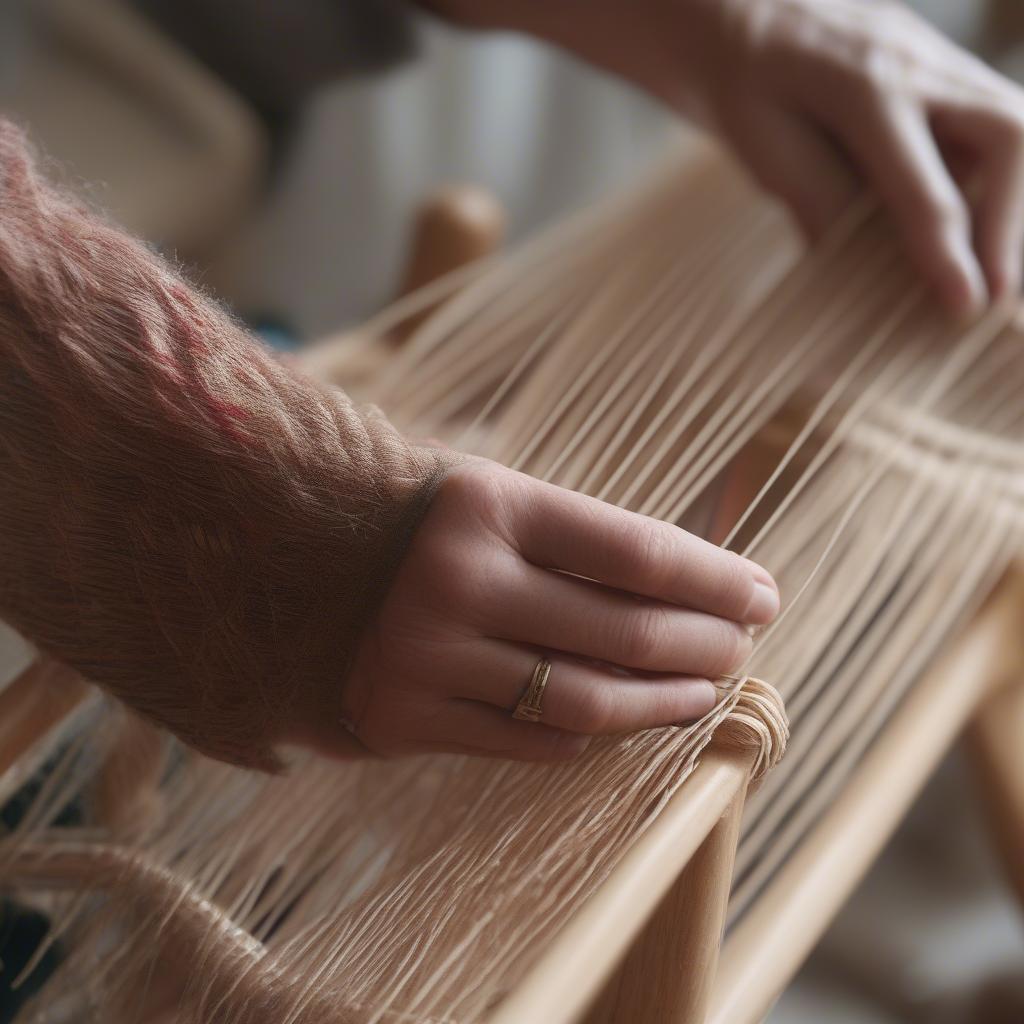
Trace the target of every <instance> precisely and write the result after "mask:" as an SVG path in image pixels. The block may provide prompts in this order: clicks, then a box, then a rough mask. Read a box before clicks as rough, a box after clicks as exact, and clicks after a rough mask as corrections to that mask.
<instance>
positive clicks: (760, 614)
mask: <svg viewBox="0 0 1024 1024" xmlns="http://www.w3.org/2000/svg"><path fill="white" fill-rule="evenodd" d="M747 565H748V566H749V567H750V574H751V576H752V577H753V579H754V591H753V593H752V594H751V597H750V602H749V604H748V605H747V609H746V612H745V613H744V615H743V622H744V623H747V624H749V625H752V626H767V625H768V623H770V622H772V621H773V620H774V619H775V616H776V615H778V614H779V608H780V605H781V599H780V596H779V587H778V584H777V583H776V582H775V579H774V578H773V577H772V574H771V573H770V572H768V570H767V569H765V568H764V567H763V566H760V565H758V564H757V562H752V561H750V559H747Z"/></svg>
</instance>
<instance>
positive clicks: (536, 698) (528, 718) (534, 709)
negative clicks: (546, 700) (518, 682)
mask: <svg viewBox="0 0 1024 1024" xmlns="http://www.w3.org/2000/svg"><path fill="white" fill-rule="evenodd" d="M550 675H551V662H550V661H548V659H547V658H541V659H540V661H538V662H537V667H536V668H535V669H534V670H533V675H532V676H531V677H530V685H529V686H527V688H526V693H524V694H523V697H522V700H520V701H519V703H518V704H517V705H516V709H515V711H513V712H512V717H513V718H518V719H519V720H520V721H522V722H537V721H540V716H541V714H542V711H541V706H540V702H541V699H542V698H543V697H544V688H545V687H546V686H547V685H548V676H550Z"/></svg>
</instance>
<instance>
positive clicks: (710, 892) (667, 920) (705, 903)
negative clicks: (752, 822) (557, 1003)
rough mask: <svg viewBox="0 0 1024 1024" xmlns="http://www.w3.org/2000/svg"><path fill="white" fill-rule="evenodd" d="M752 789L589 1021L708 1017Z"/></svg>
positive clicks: (683, 878)
mask: <svg viewBox="0 0 1024 1024" xmlns="http://www.w3.org/2000/svg"><path fill="white" fill-rule="evenodd" d="M744 797H745V793H744V792H742V791H741V792H739V793H737V794H736V795H735V796H734V797H733V799H732V802H731V803H730V804H729V806H728V808H727V809H726V811H725V813H724V814H723V815H722V818H721V819H720V820H719V822H718V824H717V825H716V826H715V827H714V828H713V829H712V831H711V833H710V834H709V835H708V837H707V838H706V839H705V840H704V842H703V844H702V845H701V847H700V849H698V850H697V852H696V853H695V854H694V855H693V857H692V858H691V860H690V862H689V864H688V865H687V866H686V868H685V870H684V871H683V873H682V874H681V875H680V876H679V879H678V881H677V882H676V884H675V885H674V886H673V887H672V889H671V890H669V892H668V893H667V894H666V896H665V897H664V898H663V899H662V901H661V904H660V905H659V906H658V909H657V910H656V911H655V913H654V915H653V916H652V917H651V918H650V920H649V921H648V922H647V924H646V925H645V926H644V930H643V932H642V933H641V934H640V936H639V937H638V938H637V940H636V941H635V942H634V944H633V946H632V947H631V949H630V951H629V953H628V954H627V956H626V958H625V960H624V961H623V962H622V964H621V965H620V966H619V968H618V969H617V971H616V972H615V974H614V975H613V976H612V978H611V980H610V981H609V982H608V984H607V985H606V986H605V988H604V990H603V992H602V993H601V995H600V996H599V997H598V1000H597V1002H596V1003H595V1005H594V1006H593V1008H592V1009H591V1011H590V1012H589V1014H588V1016H587V1017H586V1022H587V1024H645V1022H652V1024H653V1022H655V1021H671V1022H673V1024H690V1022H693V1024H699V1022H701V1021H703V1020H704V1015H705V1013H706V1010H707V1005H708V1000H709V998H710V994H711V990H712V986H713V984H714V978H715V969H716V967H717V963H718V950H719V947H720V945H721V942H722V929H723V927H724V924H725V912H726V907H727V905H728V902H729V888H730V884H731V882H732V868H733V861H734V859H735V857H736V843H737V841H738V839H739V831H740V818H741V816H742V811H743V802H744Z"/></svg>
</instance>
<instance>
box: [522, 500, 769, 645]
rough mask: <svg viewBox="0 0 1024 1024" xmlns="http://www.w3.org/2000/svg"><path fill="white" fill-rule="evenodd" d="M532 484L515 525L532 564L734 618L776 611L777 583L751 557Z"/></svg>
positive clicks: (752, 618) (759, 617) (758, 621)
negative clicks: (527, 499)
mask: <svg viewBox="0 0 1024 1024" xmlns="http://www.w3.org/2000/svg"><path fill="white" fill-rule="evenodd" d="M535 485H536V486H535V489H534V490H533V493H532V494H531V501H530V504H529V511H528V512H527V514H526V515H525V516H524V517H523V519H522V520H521V521H520V522H519V524H518V528H517V531H516V534H517V535H516V541H517V543H518V545H519V550H520V553H521V554H522V555H523V557H524V558H526V559H527V560H528V561H530V562H532V563H533V564H534V565H538V566H540V567H542V568H546V569H559V570H562V571H564V572H570V573H574V574H576V575H577V576H585V577H587V578H589V579H592V580H597V581H598V582H599V583H604V584H606V585H607V586H610V587H616V588H618V589H619V590H625V591H629V592H630V593H634V594H640V595H642V596H644V597H648V598H654V599H656V600H659V601H666V602H669V603H670V604H676V605H681V606H683V607H687V608H693V609H695V610H697V611H703V612H708V613H709V614H711V615H718V616H721V617H723V618H728V619H733V620H734V621H736V622H746V623H750V624H751V625H765V624H766V623H768V622H771V621H772V619H774V618H775V616H776V615H777V614H778V611H779V591H778V587H776V585H775V581H774V580H773V579H772V577H771V575H770V574H769V573H768V572H767V570H765V569H763V568H762V567H761V566H759V565H757V564H756V563H755V562H751V561H750V560H749V559H746V558H743V557H742V556H741V555H737V554H736V553H735V552H732V551H726V550H725V549H723V548H720V547H717V546H716V545H714V544H711V543H709V542H708V541H706V540H702V539H701V538H700V537H697V536H695V535H694V534H692V533H688V532H687V531H686V530H682V529H680V528H679V527H678V526H673V525H672V524H671V523H665V522H662V521H661V520H658V519H652V518H650V517H649V516H643V515H639V514H637V513H635V512H629V511H627V510H626V509H622V508H618V507H617V506H615V505H609V504H607V503H605V502H603V501H598V500H597V499H596V498H590V497H587V496H586V495H584V494H578V493H576V492H575V491H569V490H565V489H564V488H561V487H556V486H554V485H553V484H546V483H540V482H539V481H536V482H535Z"/></svg>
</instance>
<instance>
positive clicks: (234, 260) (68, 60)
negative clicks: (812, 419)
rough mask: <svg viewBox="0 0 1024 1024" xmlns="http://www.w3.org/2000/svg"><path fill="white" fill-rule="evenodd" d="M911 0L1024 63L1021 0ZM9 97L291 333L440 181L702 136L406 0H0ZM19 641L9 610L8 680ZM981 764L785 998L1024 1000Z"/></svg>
mask: <svg viewBox="0 0 1024 1024" xmlns="http://www.w3.org/2000/svg"><path fill="white" fill-rule="evenodd" d="M916 6H917V7H919V8H920V9H921V10H922V11H923V12H924V13H925V14H926V15H927V16H928V17H930V18H932V19H933V20H934V21H935V22H937V23H938V24H939V25H940V26H941V27H943V28H944V29H945V30H946V31H947V32H948V33H949V34H951V35H952V36H954V37H955V38H957V39H958V40H959V41H961V42H962V43H963V44H965V45H967V46H969V47H971V48H972V49H974V50H976V51H977V52H979V53H981V54H982V55H983V56H985V57H986V58H987V59H989V60H990V61H992V62H993V63H994V64H996V65H997V66H998V67H1000V68H1001V69H1002V70H1004V71H1005V72H1006V73H1008V74H1010V75H1013V76H1015V77H1024V3H1022V2H1021V0H1002V2H996V0H987V2H986V0H920V2H918V3H917V4H916ZM243 11H244V12H245V13H242V12H243ZM354 39H362V40H370V41H372V45H371V46H369V47H368V48H367V47H361V48H359V49H358V50H356V49H354V48H353V40H354ZM0 106H2V110H3V112H4V113H5V114H7V115H8V116H10V117H13V118H14V119H15V120H17V121H19V122H20V123H22V124H23V125H24V126H25V127H26V128H27V129H28V130H29V132H30V133H31V135H32V136H33V138H34V140H35V141H36V144H37V145H38V146H39V148H40V149H41V150H42V151H43V152H44V153H45V154H46V155H47V157H48V159H49V161H50V162H51V165H52V169H53V173H55V174H56V175H58V176H59V177H61V178H62V179H63V180H64V181H65V182H66V183H67V184H68V185H69V186H70V187H71V188H73V189H75V190H78V191H80V192H82V193H83V194H84V195H86V196H87V197H88V198H89V200H90V201H91V202H92V203H94V204H96V205H98V206H100V207H101V208H103V209H105V210H107V211H108V212H109V214H110V215H111V216H112V217H113V218H114V219H116V220H118V221H119V222H120V223H122V224H123V225H124V226H125V227H127V228H128V229H130V230H131V231H133V232H135V233H137V234H139V235H141V236H143V237H144V238H146V239H148V240H149V241H150V242H152V243H153V244H154V245H156V246H157V247H159V248H160V249H161V250H163V251H164V252H166V253H167V254H168V255H169V256H170V257H172V258H174V259H176V260H178V261H179V262H181V263H183V264H184V265H185V266H186V267H187V268H188V270H189V273H190V274H191V276H192V277H193V279H195V280H197V281H199V282H201V283H202V284H203V285H204V286H205V287H206V288H207V289H208V290H210V291H212V292H213V293H214V294H216V295H218V296H219V297H220V298H222V299H223V300H224V301H225V302H226V303H228V304H229V305H230V306H231V307H232V308H233V309H234V310H235V311H236V312H237V313H238V314H239V315H240V316H242V317H243V318H245V319H246V320H247V321H248V322H249V323H250V324H252V325H253V326H254V327H256V328H257V329H259V330H260V331H262V332H263V333H264V335H265V336H266V337H267V338H268V339H269V340H271V341H272V342H273V343H275V344H277V345H279V346H281V347H290V346H297V345H303V344H307V343H309V342H311V341H315V340H318V339H321V338H324V337H326V336H329V335H331V334H333V333H335V332H338V331H340V330H343V329H345V328H347V327H349V326H350V325H352V324H356V323H358V322H359V321H361V320H363V319H365V318H367V317H368V316H370V315H371V314H373V313H374V312H376V311H378V310H379V309H380V308H381V307H383V306H384V305H386V304H387V303H388V302H389V301H390V300H391V299H393V298H394V297H395V295H396V293H397V292H398V290H399V288H400V281H401V279H402V276H403V273H404V268H405V261H406V257H407V255H408V251H409V236H410V230H411V225H412V223H413V218H414V213H415V211H416V209H417V207H418V205H419V204H420V203H421V202H422V200H423V199H424V197H426V196H429V195H430V194H431V193H433V192H434V191H435V190H436V189H438V188H439V187H443V186H449V185H452V184H453V183H471V184H474V185H478V186H482V187H483V188H485V189H487V190H489V191H490V192H491V193H493V195H494V196H495V197H496V198H497V199H498V200H499V202H500V204H501V206H502V207H503V208H504V210H505V211H506V215H507V235H508V238H509V239H510V240H512V241H514V240H515V239H517V238H521V237H523V236H524V235H527V234H529V233H530V232H531V231H533V230H535V229H537V228H538V227H539V226H541V225H543V224H545V223H547V222H549V221H550V220H552V219H553V218H556V217H558V216H560V215H564V214H565V213H566V212H568V211H569V210H571V209H573V208H575V207H578V206H580V205H582V204H585V203H587V202H590V201H592V200H594V199H595V198H597V197H599V196H601V195H602V194H604V193H606V192H607V191H609V190H610V189H612V188H614V187H616V186H618V185H620V184H622V183H623V182H625V181H627V180H628V179H629V178H630V176H632V175H634V174H636V173H638V172H640V171H641V170H642V169H644V168H646V167H649V166H650V165H651V164H653V163H654V162H656V161H657V159H658V157H659V154H661V153H663V152H664V151H665V150H666V149H667V148H668V147H672V146H678V145H680V144H681V143H680V139H682V140H683V141H682V144H683V145H685V144H686V141H685V140H686V135H685V131H684V130H683V129H682V127H681V126H680V125H679V123H678V122H677V121H676V120H675V119H673V118H672V117H671V116H670V115H668V114H667V113H666V112H665V111H664V110H662V109H660V108H658V107H657V106H656V105H655V104H653V103H652V102H650V101H649V100H647V99H646V98H645V97H643V96H642V95H640V94H638V93H637V92H636V91H634V90H632V89H630V88H629V87H627V86H626V85H624V84H622V83H620V82H618V81H616V80H613V79H610V78H607V77H604V76H602V75H599V74H597V73H595V72H592V71H590V70H589V69H587V68H585V67H583V66H581V65H580V64H578V63H576V62H574V61H572V60H570V59H569V58H567V57H565V56H563V55H561V54H559V53H556V52H554V51H552V50H550V49H548V48H545V47H543V46H541V45H539V44H537V43H534V42H532V41H529V40H525V39H521V38H516V37H511V36H501V35H493V36H474V35H471V34H467V33H462V32H458V31H456V30H453V29H451V28H449V27H447V26H445V25H443V24H441V23H440V22H438V21H435V20H433V19H430V18H428V17H426V16H424V15H419V14H413V13H411V12H410V11H409V10H408V9H407V8H405V7H403V6H402V4H401V3H399V2H398V0H396V2H395V3H394V6H388V4H387V3H382V2H381V0H375V2H374V3H366V2H365V0H347V2H346V0H302V2H296V3H290V4H283V3H275V2H274V0H250V2H242V0H237V2H235V0H222V2H218V3H214V2H210V0H205V2H204V0H178V2H177V3H175V2H167V0H2V3H0ZM0 629H2V627H0ZM23 654H24V652H23V650H22V649H21V648H20V646H19V642H18V641H17V640H16V638H14V637H13V636H11V635H10V634H4V633H2V632H0V684H2V683H3V682H4V681H6V679H8V678H10V677H11V676H12V675H13V674H14V673H15V671H16V670H17V669H18V668H19V667H20V665H21V664H22V663H23V661H22V659H23ZM968 781H969V780H968V779H967V778H966V768H965V766H964V765H963V764H962V763H961V761H960V759H959V758H958V757H957V756H954V757H953V758H952V759H951V760H950V762H949V763H948V764H947V765H946V766H945V767H944V769H943V771H942V772H941V773H940V775H939V777H937V778H936V779H935V780H934V781H933V783H932V784H931V786H930V787H929V790H928V791H927V792H926V793H925V795H924V797H923V798H922V799H921V801H920V802H919V804H918V806H917V808H916V809H915V812H914V814H913V815H912V816H911V818H910V820H909V821H908V822H907V823H906V824H905V826H904V828H903V829H902V830H901V832H900V834H899V835H898V836H897V837H896V839H895V840H894V841H893V842H892V844H891V845H890V847H889V849H888V850H887V851H886V853H885V855H884V857H883V858H882V860H881V862H880V863H879V864H878V865H877V867H876V868H875V870H874V871H873V872H872V873H871V875H870V876H869V877H868V879H866V881H865V882H864V884H863V885H862V887H861V888H860V890H859V891H858V892H857V894H856V895H855V897H854V898H853V899H852V900H851V902H850V904H849V905H848V907H847V908H846V910H845V911H844V912H843V913H842V914H841V916H840V918H839V919H838V921H837V922H836V924H835V926H834V927H833V928H832V930H831V931H830V933H829V934H828V936H827V937H826V939H825V941H824V942H823V943H822V944H821V946H820V947H819V949H818V951H817V952H816V953H815V954H814V956H813V957H812V959H811V961H810V962H809V964H808V965H807V967H806V968H805V969H804V971H803V972H802V973H801V975H800V976H799V977H798V978H797V980H796V981H795V983H794V984H793V985H792V986H791V987H790V989H789V990H788V991H787V992H786V993H785V995H784V996H783V998H782V999H781V1001H780V1002H779V1004H778V1006H777V1008H776V1010H775V1011H774V1013H773V1015H772V1017H771V1018H770V1020H771V1021H772V1024H798V1022H800V1024H802V1022H808V1024H809V1022H812V1021H814V1022H818V1021H829V1022H835V1024H855V1022H856V1024H888V1022H894V1021H910V1022H938V1024H945V1022H950V1024H952V1022H979V1024H981V1022H984V1024H999V1022H1002V1021H1005V1022H1007V1024H1010V1022H1015V1024H1022V1022H1024V928H1022V919H1021V917H1020V916H1019V915H1018V912H1017V907H1016V904H1015V903H1014V902H1013V901H1012V899H1011V897H1010V895H1009V892H1008V890H1007V889H1006V887H1005V886H1004V883H1003V881H1002V879H1001V878H1000V876H999V873H998V869H997V867H996V865H995V861H994V859H993V858H992V856H991V854H990V853H989V851H988V850H987V848H986V847H985V845H984V841H983V838H982V836H983V833H982V831H981V829H980V827H977V826H978V822H977V821H976V812H975V808H974V806H973V802H974V797H973V795H972V794H973V792H974V791H973V790H972V789H971V788H970V786H969V785H968ZM16 938H17V937H16V936H15V937H13V938H12V936H11V935H9V934H0V960H3V959H4V958H5V947H4V943H5V942H7V943H11V942H13V941H14V940H15V939H16ZM12 948H13V946H11V945H7V947H6V951H7V953H8V954H9V952H10V950H11V949H12ZM7 959H8V966H10V963H9V956H8V957H7ZM4 969H6V968H4V967H0V981H2V972H3V970H4ZM0 1005H2V1000H0ZM3 1019H4V1013H3V1010H2V1009H0V1020H3Z"/></svg>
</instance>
